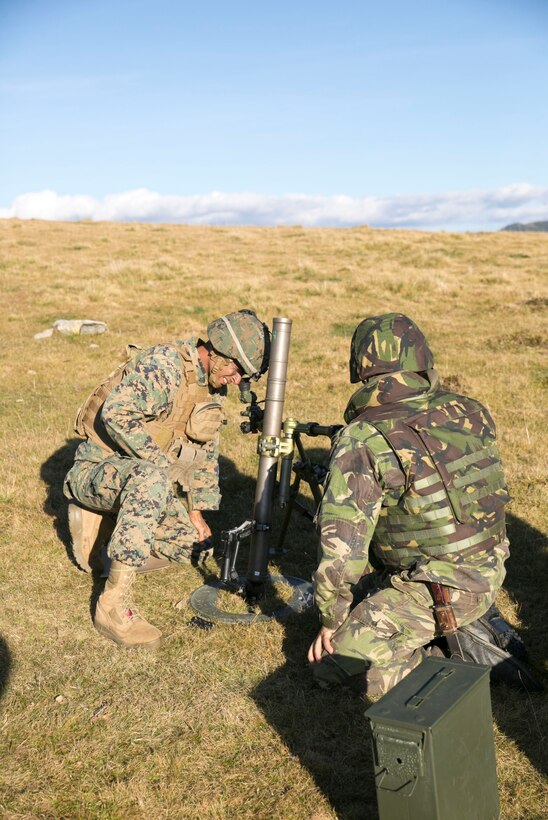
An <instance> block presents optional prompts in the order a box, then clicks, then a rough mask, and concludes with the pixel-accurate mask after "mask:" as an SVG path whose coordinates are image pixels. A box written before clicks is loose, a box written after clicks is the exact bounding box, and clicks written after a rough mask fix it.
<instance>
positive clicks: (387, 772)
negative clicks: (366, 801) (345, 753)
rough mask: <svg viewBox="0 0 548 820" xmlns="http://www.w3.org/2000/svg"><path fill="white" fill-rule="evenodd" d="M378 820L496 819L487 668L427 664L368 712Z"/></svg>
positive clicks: (447, 662) (430, 660) (432, 661)
mask: <svg viewBox="0 0 548 820" xmlns="http://www.w3.org/2000/svg"><path fill="white" fill-rule="evenodd" d="M365 715H366V717H367V718H368V719H369V721H370V724H371V732H372V740H373V758H374V766H375V783H376V789H377V802H378V807H379V818H380V820H441V819H442V818H443V820H464V818H465V819H466V820H496V818H498V817H499V811H500V809H499V798H498V789H497V770H496V760H495V744H494V739H493V719H492V713H491V694H490V691H489V668H488V667H487V666H479V665H476V664H471V663H461V662H460V661H451V660H442V659H440V658H427V659H426V660H424V661H423V662H422V663H421V665H420V666H418V667H417V668H416V669H414V670H413V672H411V674H409V675H408V676H407V677H406V678H404V680H402V681H401V682H400V683H399V684H397V686H395V687H394V688H393V689H392V690H391V691H390V692H388V693H387V694H386V695H384V697H383V698H381V699H380V700H379V701H377V703H375V704H373V706H371V707H370V708H369V709H368V710H367V711H366V713H365Z"/></svg>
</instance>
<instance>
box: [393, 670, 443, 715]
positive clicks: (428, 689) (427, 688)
mask: <svg viewBox="0 0 548 820" xmlns="http://www.w3.org/2000/svg"><path fill="white" fill-rule="evenodd" d="M454 671H455V670H454V669H440V671H439V672H436V674H435V675H434V676H433V677H432V678H430V680H429V681H428V682H427V683H425V684H424V686H423V687H422V689H419V691H418V692H417V693H416V694H415V695H413V697H412V698H409V700H408V701H406V703H405V705H406V707H407V708H408V709H418V708H419V706H421V705H422V703H423V702H424V701H425V700H426V699H427V698H429V697H430V695H431V694H432V692H433V691H434V690H435V689H437V688H438V686H441V684H442V683H443V682H444V681H445V680H447V678H450V677H451V675H452V674H453V673H454Z"/></svg>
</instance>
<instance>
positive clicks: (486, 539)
mask: <svg viewBox="0 0 548 820" xmlns="http://www.w3.org/2000/svg"><path fill="white" fill-rule="evenodd" d="M433 368H434V357H433V355H432V352H431V350H430V348H429V346H428V342H427V341H426V339H425V337H424V335H423V334H422V333H421V331H420V330H419V328H418V327H417V326H416V324H415V323H414V322H413V321H411V320H410V319H408V318H407V317H406V316H403V315H401V314H397V313H388V314H385V315H382V316H375V317H373V318H368V319H364V320H363V321H362V322H361V323H360V324H359V325H358V327H357V328H356V330H355V332H354V336H353V338H352V343H351V356H350V381H351V382H352V383H356V382H359V381H361V382H362V386H361V387H360V388H359V389H358V390H357V392H356V393H354V395H353V396H352V397H351V399H350V402H349V404H348V406H347V408H346V411H345V421H346V424H347V426H346V427H345V428H343V430H342V431H341V433H340V435H339V437H338V439H337V441H336V442H335V444H334V447H333V450H332V454H331V461H330V472H329V476H328V479H327V484H326V489H325V495H324V498H323V501H322V504H321V507H320V511H319V530H320V562H319V566H318V569H317V571H316V572H315V574H314V588H315V597H316V602H317V605H318V607H319V609H320V614H321V621H322V624H323V626H322V628H321V630H320V632H319V634H318V636H317V637H316V639H315V641H314V642H313V643H312V645H311V647H310V650H309V653H308V659H309V661H310V662H311V663H312V664H313V666H312V670H313V672H314V676H315V677H316V679H317V681H318V683H320V685H323V686H329V685H330V684H337V683H338V684H348V685H350V686H352V687H353V688H354V687H355V688H357V689H358V690H360V691H362V692H365V693H367V694H368V695H379V694H383V693H385V692H387V691H388V690H389V689H390V688H391V687H393V686H394V685H395V684H396V683H398V682H399V681H400V680H401V679H402V678H404V677H405V676H406V675H407V674H408V673H409V672H411V670H412V669H414V668H415V667H416V666H417V665H418V664H419V663H420V662H421V660H422V658H423V656H424V650H423V647H424V646H425V645H427V644H429V642H431V641H432V640H433V639H435V638H436V637H437V636H440V634H441V630H440V627H439V626H438V623H437V621H436V616H435V611H434V600H433V587H432V584H433V585H434V586H435V585H436V584H439V585H441V587H442V589H443V590H444V591H445V593H446V594H447V599H446V601H447V603H448V604H449V607H452V610H453V613H454V618H455V620H456V627H458V628H459V631H460V627H462V626H465V625H467V624H471V622H473V621H475V620H476V619H478V618H480V616H483V615H484V614H485V613H486V612H487V610H489V608H490V607H491V605H492V604H493V601H494V599H495V595H496V593H497V591H498V590H499V589H500V587H501V584H502V582H503V579H504V576H505V569H504V563H505V561H506V559H507V558H508V541H507V538H506V531H505V514H504V507H505V504H506V503H507V502H508V501H509V496H508V492H507V489H506V485H505V482H504V476H503V472H502V468H501V464H500V458H499V453H498V450H497V446H496V443H495V438H496V434H495V425H494V423H493V420H492V419H491V416H490V415H489V413H488V411H487V410H486V409H485V407H483V406H482V405H481V404H480V403H479V402H477V401H475V400H473V399H470V398H468V397H466V396H460V395H456V394H455V393H452V392H448V391H447V390H444V389H443V388H442V387H441V386H440V383H439V379H438V374H437V373H436V371H435V370H434V369H433ZM373 567H374V568H375V571H374V572H372V570H373ZM369 573H372V574H369ZM368 581H369V582H371V583H370V584H369V585H368V583H367V582H368ZM436 603H437V602H436ZM456 627H455V628H456ZM444 634H445V633H444ZM514 634H515V633H514ZM497 651H501V650H497ZM502 654H503V655H506V654H507V653H502Z"/></svg>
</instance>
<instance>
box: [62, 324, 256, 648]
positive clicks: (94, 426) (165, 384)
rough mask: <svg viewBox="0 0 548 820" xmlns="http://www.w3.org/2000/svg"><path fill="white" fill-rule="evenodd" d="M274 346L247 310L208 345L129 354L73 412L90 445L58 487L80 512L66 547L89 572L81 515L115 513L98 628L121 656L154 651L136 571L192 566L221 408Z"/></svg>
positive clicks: (210, 486) (208, 504)
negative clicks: (135, 592)
mask: <svg viewBox="0 0 548 820" xmlns="http://www.w3.org/2000/svg"><path fill="white" fill-rule="evenodd" d="M269 346H270V336H269V331H268V329H267V327H266V325H264V324H263V323H262V322H261V321H260V320H259V319H258V318H257V316H256V314H255V313H254V312H253V311H248V310H241V311H237V312H235V313H229V314H228V315H227V316H223V317H221V318H220V319H217V320H215V321H214V322H212V323H211V324H210V325H209V326H208V339H207V341H203V340H202V339H199V338H192V339H186V340H177V341H174V342H172V343H169V344H158V345H155V346H153V347H150V348H148V349H146V350H139V351H138V352H137V353H136V354H135V350H133V351H132V352H133V353H134V354H135V355H133V357H132V356H131V354H128V360H127V362H126V363H125V364H123V365H120V367H119V368H118V369H117V370H116V371H114V372H113V373H111V374H110V376H109V377H107V379H106V380H105V382H103V383H102V385H100V386H99V387H98V388H97V389H96V390H95V391H94V392H93V393H92V394H91V396H90V397H89V398H88V400H87V401H86V402H85V403H84V405H83V406H82V407H81V408H80V411H79V413H78V417H77V421H76V429H77V431H78V432H79V433H80V434H81V435H84V436H86V438H87V440H86V441H85V442H83V443H82V444H80V446H79V447H78V449H77V451H76V456H75V462H74V465H73V467H72V469H71V470H70V471H69V473H68V474H67V476H66V479H65V486H64V492H65V495H66V496H67V498H69V499H70V500H72V501H73V502H76V503H73V504H71V505H70V507H71V513H72V515H71V513H69V517H70V518H71V534H72V537H73V549H74V553H75V558H76V560H77V562H78V563H79V564H80V565H83V564H85V562H86V560H87V555H85V554H84V552H85V550H86V549H87V550H88V551H89V549H90V539H89V538H88V539H87V541H86V537H85V532H84V530H85V523H86V519H85V516H86V515H88V516H93V512H92V511H102V512H111V513H114V515H115V517H116V524H115V527H114V531H113V532H112V536H111V538H110V541H109V544H108V556H109V558H110V560H111V563H110V570H109V575H108V580H107V582H106V585H105V588H104V591H103V593H102V595H101V596H100V598H99V600H98V602H97V608H96V612H95V617H94V624H95V627H96V629H97V630H98V631H99V632H100V633H101V634H102V635H104V636H106V637H107V638H110V639H111V640H113V641H115V642H116V643H117V644H119V645H120V646H123V647H134V646H146V647H149V648H150V647H154V646H156V645H158V643H159V641H160V637H161V632H160V631H159V630H158V629H156V627H155V626H153V625H152V624H149V623H148V622H147V621H146V620H145V619H144V618H143V617H142V616H141V615H139V614H138V613H137V610H136V609H135V607H134V605H133V604H132V602H131V597H130V589H131V584H132V582H133V581H134V579H135V574H136V572H137V571H139V570H141V571H142V570H145V571H146V570H147V569H153V568H156V567H159V566H162V565H163V564H165V563H167V560H166V559H168V560H169V561H175V562H180V563H188V562H189V561H190V560H191V557H192V555H193V550H195V548H196V544H197V543H198V542H202V543H204V542H206V544H207V539H208V538H210V536H211V530H210V528H209V526H208V524H207V523H206V521H205V519H204V517H203V515H202V511H203V510H216V509H218V507H219V502H220V494H219V483H218V455H219V428H220V426H221V424H222V422H223V420H224V415H223V410H222V400H223V397H224V395H225V394H226V390H227V386H228V385H230V384H234V385H238V384H240V382H241V381H242V378H250V377H251V378H259V376H260V375H261V374H262V373H264V372H265V371H266V369H267V367H268V355H269ZM80 505H81V506H80ZM94 517H95V518H98V516H94ZM91 541H93V538H92V539H91ZM162 559H163V560H162Z"/></svg>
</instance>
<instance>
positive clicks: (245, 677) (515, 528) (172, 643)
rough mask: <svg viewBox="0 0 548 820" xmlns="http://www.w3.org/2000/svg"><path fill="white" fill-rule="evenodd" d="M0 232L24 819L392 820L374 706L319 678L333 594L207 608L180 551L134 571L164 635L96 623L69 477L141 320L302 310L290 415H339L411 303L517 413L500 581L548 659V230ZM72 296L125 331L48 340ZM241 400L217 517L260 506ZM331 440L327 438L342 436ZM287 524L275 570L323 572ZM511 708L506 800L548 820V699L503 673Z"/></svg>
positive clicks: (10, 813)
mask: <svg viewBox="0 0 548 820" xmlns="http://www.w3.org/2000/svg"><path fill="white" fill-rule="evenodd" d="M0 254H1V257H0V277H1V282H2V308H1V311H0V316H1V318H0V321H1V335H2V339H3V346H2V356H1V360H0V375H1V383H2V393H1V396H0V413H1V417H2V439H1V445H0V446H1V458H2V465H3V469H2V472H1V474H0V514H1V522H2V531H1V534H0V545H1V552H0V596H1V605H0V606H1V609H0V628H1V635H2V640H3V644H2V657H3V662H2V666H1V667H0V668H1V671H0V687H1V688H2V689H3V696H2V700H1V703H0V708H1V710H2V714H1V718H0V731H1V734H0V743H1V751H2V766H1V768H0V814H1V816H2V817H5V818H27V817H28V818H34V817H40V818H42V817H43V818H96V817H99V818H124V819H125V818H141V817H143V818H144V817H147V818H148V817H154V818H168V817H169V818H179V817H180V818H197V817H208V818H209V817H211V818H235V817H237V818H251V817H254V818H256V817H259V818H282V817H284V818H314V820H320V819H321V820H324V818H334V817H343V818H351V817H372V818H373V817H375V816H376V809H375V793H374V786H373V782H372V776H371V772H370V751H369V748H368V744H369V741H368V737H367V732H366V730H365V726H364V719H363V709H364V707H363V704H362V703H360V702H359V701H355V700H351V699H349V698H348V696H347V695H346V694H344V693H335V694H331V693H324V692H319V691H316V690H314V689H313V687H312V686H311V684H310V681H309V679H308V677H307V672H306V669H305V664H304V660H303V659H304V654H305V650H306V647H307V645H308V642H309V640H310V637H311V636H312V635H313V633H314V631H315V629H316V622H315V619H314V616H313V614H312V613H310V612H308V613H305V614H304V615H303V616H299V617H294V618H292V619H291V620H290V621H288V622H287V623H285V624H280V623H276V622H273V623H267V624H265V623H258V624H256V625H254V626H253V627H251V628H246V627H241V626H226V627H218V628H216V629H215V630H213V631H212V632H209V633H205V632H200V631H196V630H192V629H189V628H188V627H187V626H186V623H187V621H188V620H189V618H190V617H191V615H192V612H191V610H190V608H189V606H188V604H187V600H188V595H189V594H190V593H191V591H192V590H193V589H195V588H196V587H197V586H199V585H200V584H201V583H202V581H203V578H202V574H201V573H200V572H199V570H197V569H195V568H190V567H189V568H182V569H177V568H172V569H170V570H168V571H166V572H162V573H158V574H156V575H153V576H148V577H147V578H145V579H141V580H140V581H139V583H138V586H137V598H138V601H139V604H140V606H141V608H142V609H143V611H144V612H145V613H146V614H147V616H149V617H150V619H151V620H152V621H153V622H154V623H155V624H157V625H158V626H159V627H160V628H161V629H162V630H163V632H164V634H165V636H166V639H165V641H164V644H163V646H162V647H161V648H160V650H159V651H158V652H157V653H155V654H152V655H151V654H147V653H145V652H140V651H137V652H134V653H124V652H120V651H119V650H117V649H116V648H115V647H114V646H111V645H110V644H108V643H107V642H106V641H104V640H103V639H101V638H100V636H99V635H98V634H97V633H95V631H94V630H93V627H92V625H91V621H90V614H89V606H90V599H91V598H92V596H93V594H94V593H95V592H96V590H95V589H94V584H93V583H92V579H91V578H90V577H89V576H88V575H86V574H84V573H82V572H80V571H78V570H77V569H76V568H75V567H74V566H73V565H72V564H71V563H70V561H69V559H68V557H67V552H66V546H65V544H66V539H67V532H66V522H65V520H64V512H65V506H64V502H63V499H62V495H61V489H60V486H61V481H62V477H63V474H64V472H65V471H66V469H67V468H68V466H69V465H70V463H71V458H72V454H73V452H74V447H75V439H74V435H73V433H72V420H73V416H74V413H75V410H76V407H77V406H78V404H79V402H80V401H81V400H82V398H83V397H84V396H85V395H86V392H87V391H89V390H90V389H91V388H92V387H93V386H94V385H95V384H96V382H97V381H98V380H99V379H100V378H101V377H102V376H104V375H105V374H106V373H107V372H108V371H109V370H110V369H111V366H113V363H114V362H116V361H117V360H118V357H119V356H120V355H121V353H122V351H123V348H124V345H125V344H126V343H127V342H129V341H134V342H139V343H142V344H147V343H151V342H155V341H159V340H165V339H169V338H174V337H177V336H187V335H190V334H194V333H199V332H200V331H202V332H203V330H204V327H205V325H206V323H207V321H208V319H211V318H213V317H215V316H216V315H218V314H219V313H220V312H225V311H229V310H233V309H237V308H238V307H243V306H248V307H253V308H255V309H256V310H257V312H258V313H259V315H260V316H262V317H265V318H267V319H268V320H270V319H271V318H272V317H273V316H288V317H290V318H291V319H293V322H294V324H293V339H292V348H291V360H290V372H289V388H288V397H287V403H286V412H285V415H286V416H289V415H291V416H294V417H296V418H298V419H300V420H302V421H306V420H317V421H321V422H324V423H337V422H338V421H340V416H341V410H342V408H343V407H344V405H345V402H346V399H347V397H348V396H349V394H350V387H349V384H348V378H347V356H348V342H349V337H350V333H351V331H352V330H353V328H354V326H355V325H356V324H357V322H358V321H359V320H360V319H362V318H363V317H364V316H365V315H367V314H371V313H374V312H379V311H386V310H401V311H403V312H405V313H408V314H409V315H411V316H412V317H413V318H414V319H415V320H416V321H417V322H418V323H419V325H420V326H421V327H423V328H424V330H425V331H426V333H427V335H428V337H429V339H430V341H431V343H432V346H433V348H434V351H435V353H436V356H437V365H438V369H439V370H440V372H441V374H442V377H444V378H445V379H446V380H447V381H449V383H450V384H452V385H453V386H456V387H458V389H460V390H462V391H463V392H468V393H470V394H471V395H474V396H477V397H478V398H479V399H480V400H482V401H484V402H485V403H486V404H487V405H488V406H489V407H490V409H491V411H492V413H493V415H494V416H495V419H496V421H497V423H498V428H499V435H500V441H501V449H502V453H503V456H504V461H505V466H506V471H507V475H508V480H509V483H510V486H511V490H512V495H513V499H514V500H513V502H512V505H511V507H510V519H509V526H510V535H511V537H512V547H513V554H512V558H511V561H510V562H509V566H508V579H507V584H506V591H505V592H504V593H503V594H501V596H500V600H499V603H500V605H501V608H502V609H503V611H504V613H505V614H506V615H507V616H508V617H509V618H510V619H511V620H512V621H513V622H514V623H515V624H517V625H518V626H519V627H520V629H521V630H522V634H523V636H524V638H525V640H526V642H527V644H528V646H529V648H530V651H531V654H532V657H533V661H534V663H535V664H536V666H537V667H539V666H540V665H541V664H542V663H543V661H544V658H545V657H546V648H547V638H546V624H545V616H546V597H545V595H546V580H545V579H546V576H547V574H548V573H547V569H548V562H547V551H546V529H547V526H546V525H547V520H548V511H547V507H546V489H547V484H548V477H547V470H546V464H547V461H548V445H547V439H546V395H547V387H548V362H547V360H546V352H547V349H548V321H547V311H548V287H547V279H548V276H547V275H548V236H546V235H542V234H521V233H499V234H443V233H435V234H434V233H412V232H403V231H379V230H370V229H367V228H356V229H351V230H305V229H302V228H300V227H298V226H295V227H291V228H272V229H266V228H194V227H186V226H160V225H132V224H96V223H80V224H60V223H42V222H19V221H12V220H10V221H3V222H0ZM59 318H91V319H101V320H103V321H106V322H107V323H108V325H109V332H108V333H107V334H105V335H103V336H98V337H78V338H68V337H60V336H54V337H52V338H51V339H45V340H42V341H35V340H34V339H33V335H34V333H36V332H37V331H40V330H42V329H44V328H45V327H48V326H50V325H51V324H52V322H53V321H54V320H55V319H59ZM90 344H93V345H97V347H92V346H90ZM239 410H240V407H239V405H238V401H237V398H236V397H232V398H231V399H230V402H229V413H230V414H231V416H232V418H233V422H232V423H231V424H230V425H229V427H228V428H226V431H225V433H224V434H223V435H224V440H223V453H224V458H223V461H222V476H223V489H224V501H223V506H222V508H221V511H220V512H219V513H215V514H213V515H212V516H210V520H211V523H212V525H213V527H214V530H215V532H216V533H217V534H218V533H219V531H220V530H221V529H223V528H225V527H227V526H232V525H235V524H238V523H240V522H241V521H242V520H243V519H244V518H247V517H249V515H250V513H251V507H252V498H253V491H254V475H255V470H256V455H255V440H254V438H253V437H252V436H245V437H244V436H242V435H241V434H240V432H239V430H238V424H237V421H238V420H239V419H238V413H239ZM325 445H326V442H322V440H321V439H317V440H314V441H313V442H312V446H313V449H314V450H315V451H317V453H318V455H319V456H320V457H323V458H325ZM322 448H323V449H322ZM288 543H290V544H291V545H292V546H293V547H294V549H292V550H291V552H290V553H288V554H287V555H286V556H284V557H283V559H281V560H280V563H279V567H278V568H279V569H280V570H283V571H285V572H286V573H289V574H294V575H300V576H301V577H306V576H307V574H308V575H309V573H310V571H311V569H312V567H313V564H314V556H315V541H314V537H313V533H312V530H311V527H310V525H309V524H308V523H307V522H306V521H305V520H304V519H297V518H295V520H294V522H293V523H292V525H291V528H290V532H289V536H288ZM209 569H210V570H211V571H215V565H214V564H211V566H210V567H209ZM180 601H183V604H182V609H181V608H177V607H175V606H174V605H175V604H176V603H178V602H180ZM493 706H494V719H495V727H496V735H495V737H496V746H497V761H498V774H499V785H500V793H501V802H502V815H501V816H502V817H503V818H506V819H507V820H534V818H541V817H544V816H546V813H547V810H548V807H547V804H546V791H545V787H546V781H545V774H546V767H547V762H548V757H547V754H546V750H545V749H546V744H547V742H546V724H547V709H546V702H545V699H544V698H543V697H542V696H539V695H533V696H531V697H530V698H528V697H525V696H523V695H520V694H517V693H516V692H513V691H509V690H504V689H497V690H494V691H493Z"/></svg>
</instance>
